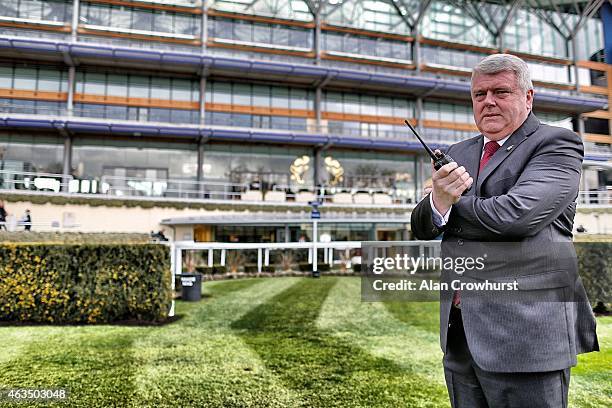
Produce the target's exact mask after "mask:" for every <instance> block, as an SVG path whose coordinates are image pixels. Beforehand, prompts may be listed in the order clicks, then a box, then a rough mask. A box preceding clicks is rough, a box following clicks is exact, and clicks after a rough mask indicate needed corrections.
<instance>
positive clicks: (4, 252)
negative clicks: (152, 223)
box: [0, 243, 172, 323]
mask: <svg viewBox="0 0 612 408" xmlns="http://www.w3.org/2000/svg"><path fill="white" fill-rule="evenodd" d="M169 252H170V251H169V250H168V248H167V247H165V246H163V245H155V244H131V245H130V244H121V245H118V244H117V245H67V244H15V243H10V244H1V245H0V321H12V322H46V323H107V322H113V321H123V320H137V321H147V322H151V321H162V320H165V319H166V318H167V315H168V310H169V307H170V302H171V300H172V293H171V286H170V284H171V283H170V253H169Z"/></svg>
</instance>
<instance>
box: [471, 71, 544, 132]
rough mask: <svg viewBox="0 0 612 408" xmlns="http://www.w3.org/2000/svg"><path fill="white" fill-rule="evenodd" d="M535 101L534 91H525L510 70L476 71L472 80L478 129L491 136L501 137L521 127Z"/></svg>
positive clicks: (473, 102)
mask: <svg viewBox="0 0 612 408" xmlns="http://www.w3.org/2000/svg"><path fill="white" fill-rule="evenodd" d="M532 102H533V91H532V90H530V91H528V92H524V91H523V90H521V89H520V88H519V86H518V83H517V80H516V76H515V75H514V73H513V72H511V71H504V72H499V73H497V74H476V75H475V76H474V78H473V80H472V106H473V108H474V121H475V122H476V126H477V127H478V130H480V132H481V133H482V134H483V135H485V136H486V137H488V138H489V139H491V140H494V141H497V140H501V139H503V138H504V137H506V136H509V135H510V134H511V133H512V132H514V131H515V130H516V129H518V128H519V127H520V126H521V125H522V124H523V122H524V121H525V119H526V118H527V115H529V112H530V111H531V106H532Z"/></svg>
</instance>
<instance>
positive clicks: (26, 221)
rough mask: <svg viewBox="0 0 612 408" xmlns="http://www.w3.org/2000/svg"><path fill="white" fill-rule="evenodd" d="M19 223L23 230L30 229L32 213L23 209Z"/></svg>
mask: <svg viewBox="0 0 612 408" xmlns="http://www.w3.org/2000/svg"><path fill="white" fill-rule="evenodd" d="M19 224H21V225H23V229H24V231H30V230H31V229H32V215H31V213H30V210H29V209H28V210H25V213H24V214H23V217H21V219H20V220H19Z"/></svg>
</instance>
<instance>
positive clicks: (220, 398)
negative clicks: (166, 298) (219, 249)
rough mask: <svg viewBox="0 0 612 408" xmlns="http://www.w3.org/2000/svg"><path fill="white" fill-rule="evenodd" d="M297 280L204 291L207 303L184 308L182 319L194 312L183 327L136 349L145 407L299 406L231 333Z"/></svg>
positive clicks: (241, 283)
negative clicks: (236, 323)
mask: <svg viewBox="0 0 612 408" xmlns="http://www.w3.org/2000/svg"><path fill="white" fill-rule="evenodd" d="M298 280H299V278H292V279H250V280H242V281H224V282H215V284H214V285H207V284H205V285H204V288H205V290H204V294H205V295H206V297H205V300H204V302H203V303H198V304H186V303H184V302H181V303H179V304H178V306H177V312H178V314H182V313H183V312H184V310H185V308H188V309H189V310H190V311H189V314H188V316H186V317H185V319H184V320H182V321H181V322H180V324H179V325H177V326H174V325H171V326H167V327H164V328H162V330H160V331H159V332H158V333H156V334H155V335H154V336H149V337H146V338H142V339H139V340H138V341H137V342H136V344H135V345H134V347H135V350H136V351H135V354H136V356H137V358H138V360H139V366H138V367H139V370H138V373H137V376H136V383H137V394H138V399H139V402H140V403H141V405H142V406H151V407H154V406H160V405H164V406H177V407H185V406H206V407H249V406H251V407H259V406H279V407H280V406H285V407H287V406H296V405H300V404H301V402H300V401H299V399H298V397H297V396H296V394H295V393H294V392H292V391H291V390H288V389H286V388H285V387H284V386H283V385H282V384H281V383H279V382H278V381H277V379H276V377H275V376H273V375H272V373H270V372H269V371H268V370H267V369H266V368H265V366H264V364H263V363H262V362H261V361H260V359H259V356H258V355H257V354H256V353H254V352H253V351H252V349H251V348H250V347H248V346H247V345H245V343H244V341H243V340H242V339H241V338H240V337H238V336H236V334H235V333H234V332H233V331H232V330H231V329H230V325H231V324H232V322H233V321H234V320H235V319H239V318H241V316H243V315H245V314H246V313H249V311H251V310H253V309H254V308H256V307H257V306H259V305H260V304H262V303H264V302H266V301H268V300H269V299H270V298H272V297H273V296H275V295H276V294H278V293H280V292H282V291H284V290H287V289H288V288H290V287H291V286H292V285H294V284H295V283H297V282H298ZM193 305H197V306H196V307H193ZM160 332H161V333H160Z"/></svg>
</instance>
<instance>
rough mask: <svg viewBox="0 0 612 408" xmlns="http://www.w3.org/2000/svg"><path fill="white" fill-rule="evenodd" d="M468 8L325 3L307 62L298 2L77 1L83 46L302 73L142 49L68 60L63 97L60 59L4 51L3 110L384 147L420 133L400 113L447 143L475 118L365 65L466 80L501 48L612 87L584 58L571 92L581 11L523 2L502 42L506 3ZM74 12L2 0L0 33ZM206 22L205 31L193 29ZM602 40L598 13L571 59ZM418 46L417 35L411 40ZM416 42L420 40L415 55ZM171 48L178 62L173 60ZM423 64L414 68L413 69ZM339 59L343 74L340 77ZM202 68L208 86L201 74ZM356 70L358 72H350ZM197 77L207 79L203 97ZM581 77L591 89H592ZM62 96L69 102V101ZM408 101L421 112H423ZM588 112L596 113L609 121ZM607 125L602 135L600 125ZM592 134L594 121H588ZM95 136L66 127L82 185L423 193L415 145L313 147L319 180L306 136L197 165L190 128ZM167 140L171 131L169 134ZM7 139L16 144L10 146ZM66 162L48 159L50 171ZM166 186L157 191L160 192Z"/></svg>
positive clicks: (551, 75)
mask: <svg viewBox="0 0 612 408" xmlns="http://www.w3.org/2000/svg"><path fill="white" fill-rule="evenodd" d="M111 3H112V4H111ZM462 4H463V3H462V2H445V1H433V2H431V4H430V6H429V8H427V10H426V11H425V12H424V14H423V15H419V13H420V11H421V7H422V5H423V4H422V2H419V1H417V0H404V1H402V2H395V3H394V2H388V1H383V0H362V1H357V0H355V1H331V0H330V1H327V2H324V7H323V8H322V9H321V14H320V19H319V20H317V21H318V22H319V23H320V24H321V26H320V34H321V36H320V44H319V46H320V47H319V48H320V51H321V54H320V55H319V58H318V60H315V54H314V52H315V33H316V28H315V19H314V17H313V14H312V13H311V11H310V10H309V9H308V7H307V4H306V3H305V2H304V1H300V0H297V1H292V0H280V1H271V0H270V1H269V0H261V1H257V2H250V1H249V2H246V1H242V0H217V1H211V2H207V3H206V6H207V11H208V15H206V16H204V15H203V14H202V12H203V9H204V8H203V7H202V6H203V3H202V2H199V1H196V0H181V1H177V2H158V1H150V2H146V1H143V2H111V1H104V2H102V1H100V2H98V1H94V0H83V1H81V2H80V7H79V13H80V14H79V16H78V19H77V22H78V27H76V28H77V30H76V31H77V32H76V34H75V35H76V41H77V43H82V44H85V43H86V44H87V47H94V48H95V47H96V46H98V47H106V48H108V46H107V44H112V46H113V47H115V46H121V47H130V48H132V49H133V48H135V47H138V48H143V49H144V48H151V47H154V48H159V50H160V51H161V50H163V52H165V51H166V50H168V51H176V52H183V53H188V54H190V55H189V56H188V58H186V59H192V58H193V56H194V54H196V53H197V54H198V55H202V56H208V55H212V56H214V58H224V57H227V56H231V57H234V58H239V59H240V60H241V61H248V62H252V61H257V60H275V61H282V62H284V63H285V64H287V65H288V66H290V67H291V68H294V69H295V70H296V75H291V76H289V75H287V77H285V78H283V77H282V75H284V74H282V73H281V72H280V71H279V72H276V73H272V74H271V75H270V77H268V76H267V71H263V69H262V68H257V69H254V70H253V72H252V73H249V74H248V75H246V74H245V75H242V73H241V72H239V71H236V70H231V69H230V70H228V71H227V72H225V71H220V70H218V69H216V68H213V69H211V70H210V72H208V73H207V74H205V75H203V72H201V71H200V69H201V68H202V67H199V66H196V65H197V64H195V65H192V63H187V62H186V63H182V62H181V63H175V62H170V57H169V59H168V62H164V63H163V64H160V65H159V66H154V65H153V64H151V65H149V64H148V62H143V61H148V59H146V58H147V55H148V54H147V53H151V52H152V51H151V50H142V51H141V52H142V55H143V56H142V59H140V60H138V61H140V63H141V64H142V65H141V66H140V67H138V66H135V65H131V62H129V61H128V59H125V60H121V64H116V65H115V66H111V65H110V63H108V62H105V61H100V63H99V64H97V62H96V57H94V56H93V55H94V54H91V55H90V56H87V57H83V60H82V61H78V64H77V65H76V75H75V78H74V84H73V85H74V89H73V90H74V93H73V94H72V93H70V92H69V89H68V88H69V85H68V76H69V75H68V72H69V68H68V66H69V65H71V64H72V63H71V62H69V61H68V59H65V60H64V58H65V57H61V56H59V53H57V55H56V57H55V58H56V59H55V60H53V62H52V61H51V58H53V57H49V58H48V59H47V58H46V57H45V58H43V59H41V60H40V61H39V62H35V60H34V58H33V57H31V56H28V57H27V58H28V59H25V58H24V59H20V57H19V56H18V55H17V54H11V55H7V58H6V60H5V61H4V62H3V63H2V64H0V112H4V113H14V114H37V115H47V116H59V117H60V118H61V120H62V121H64V120H65V121H67V122H69V121H71V120H74V121H80V122H85V123H87V122H88V121H89V122H94V120H93V119H104V120H107V121H108V122H109V123H111V124H112V123H113V121H115V120H117V121H132V122H149V126H147V129H154V128H155V127H156V126H158V125H159V126H160V127H162V126H166V127H168V126H167V125H168V124H175V125H193V126H191V127H195V126H196V125H202V124H203V125H204V132H208V131H210V130H212V131H213V132H217V134H222V135H225V134H230V132H228V130H229V129H226V128H235V129H236V133H239V132H244V131H245V130H248V129H253V132H255V130H266V131H268V130H272V131H273V132H258V133H259V134H265V135H266V136H267V135H268V134H270V135H274V136H270V137H271V138H273V137H275V136H276V135H277V134H279V135H282V136H283V137H284V138H285V140H289V138H295V139H297V140H307V138H305V137H304V135H303V134H300V133H311V134H312V133H316V134H317V135H330V136H331V137H330V138H329V140H330V141H332V140H337V139H342V138H345V140H346V139H349V138H351V140H350V142H351V143H352V142H353V140H352V139H353V138H354V139H358V138H362V139H363V138H367V139H370V140H371V141H372V143H378V145H379V146H382V145H383V144H382V143H380V140H379V139H384V140H386V141H390V142H398V141H400V142H405V141H410V142H414V138H413V136H412V134H411V132H410V131H409V129H408V128H407V127H406V126H405V125H404V124H403V120H404V119H413V120H417V121H419V120H420V122H418V123H419V125H420V126H421V128H422V130H423V133H424V135H425V136H426V138H427V140H429V141H431V142H433V143H436V142H438V143H440V144H448V143H452V142H457V141H461V140H464V139H466V138H469V137H473V136H474V135H475V134H477V131H475V130H472V129H473V128H474V122H473V117H472V109H471V105H470V104H469V102H468V101H467V93H466V95H463V96H461V97H465V98H466V99H465V100H461V99H460V98H458V99H446V100H444V99H441V98H444V96H443V95H446V94H445V93H444V92H445V91H444V90H443V89H442V90H440V89H439V88H436V89H433V87H432V90H433V93H427V91H426V90H421V89H411V88H407V87H404V86H402V87H403V88H402V89H401V90H400V91H397V92H395V90H394V89H393V88H391V87H389V86H387V85H385V86H384V88H379V87H378V84H377V82H376V79H375V78H371V77H368V75H369V74H374V73H376V74H380V73H391V74H395V75H400V76H402V77H406V76H415V77H417V78H418V77H427V78H428V79H430V78H444V79H451V80H455V81H463V82H465V81H469V72H470V70H471V68H472V67H473V66H474V65H475V64H477V63H478V62H479V61H480V60H481V59H482V58H483V57H485V56H487V55H489V54H490V53H492V52H496V50H497V49H498V48H499V47H501V48H503V49H504V50H506V49H507V50H510V51H514V52H517V53H521V55H522V54H525V55H523V57H524V59H525V60H526V61H527V63H528V65H529V67H530V69H531V74H532V79H533V80H534V81H536V82H537V83H536V85H537V92H538V93H540V92H547V93H549V94H560V95H568V96H572V97H579V98H580V97H584V96H587V97H589V98H593V99H594V98H601V99H602V100H605V98H606V97H607V95H604V94H603V93H602V88H604V87H606V86H607V82H606V73H607V71H606V70H605V69H603V71H602V72H600V74H599V75H598V76H597V78H595V79H593V78H591V77H590V76H589V73H593V72H594V68H593V69H591V68H586V67H585V66H584V65H585V63H582V66H581V68H580V69H581V70H582V71H581V72H580V73H579V75H580V77H581V85H585V86H586V87H583V88H581V89H579V90H578V91H577V90H576V89H575V88H574V85H575V78H574V74H575V72H574V69H575V67H574V66H573V65H572V63H573V62H572V59H573V57H574V56H572V55H571V45H570V44H569V43H568V42H567V39H566V38H564V37H567V33H566V32H565V31H567V27H565V28H564V23H567V25H568V27H569V26H571V25H573V24H575V23H577V19H578V18H579V17H578V16H576V15H574V14H563V13H556V14H555V13H553V12H551V11H542V10H540V11H537V12H536V11H534V10H533V9H529V8H525V6H524V7H523V8H519V9H517V11H516V13H515V14H514V15H513V16H512V18H510V19H509V20H508V25H507V27H506V29H505V31H504V33H503V34H502V37H501V38H499V37H498V33H497V32H496V27H499V26H500V24H501V23H502V22H503V18H504V17H505V15H506V12H507V7H504V6H503V5H500V4H494V3H492V2H475V3H473V4H470V7H469V8H468V7H460V6H461V5H462ZM463 6H465V4H464V5H463ZM72 11H73V3H72V2H70V1H60V0H48V1H43V0H11V1H8V0H0V17H1V18H0V27H1V28H0V35H3V36H6V35H10V36H15V35H17V36H21V37H24V41H27V40H28V39H29V40H31V41H34V40H37V38H40V37H45V36H50V35H56V36H65V37H66V38H71V36H72V31H71V23H72V15H71V14H72ZM204 19H206V20H204ZM555 25H557V26H558V27H556V28H555V27H554V26H555ZM203 28H205V29H206V30H207V32H206V33H202V32H201V30H202V29H203ZM40 33H44V34H40ZM202 34H206V35H205V36H204V37H206V36H207V44H201V43H200V40H203V38H201V37H202ZM602 37H603V27H602V23H601V21H600V20H598V19H595V18H587V19H586V20H585V21H584V24H583V26H582V28H581V29H580V30H579V32H578V33H577V39H578V40H577V41H578V42H579V47H578V55H577V58H578V59H580V60H589V59H590V58H591V57H592V56H593V55H594V54H596V53H597V52H600V51H601V49H602V47H603V39H602ZM55 38H56V39H57V38H60V40H58V43H59V42H60V41H64V40H61V38H62V37H55ZM416 43H419V47H418V49H417V47H415V44H416ZM79 45H80V44H78V45H77V49H79V48H78V47H79ZM83 48H84V47H83ZM35 50H36V48H35V47H33V48H32V49H31V50H30V51H28V52H32V53H36V51H35ZM416 50H419V53H418V55H417V54H415V52H416ZM131 52H133V50H132V51H131ZM45 55H46V54H45ZM49 55H51V54H49ZM167 55H168V56H172V57H174V54H170V53H168V54H167ZM417 57H418V58H417ZM551 57H552V58H551ZM138 58H140V57H138ZM135 61H136V60H135ZM315 61H316V64H317V66H318V67H323V68H325V69H328V68H330V67H332V69H331V71H330V76H329V78H328V80H323V78H321V79H316V78H314V77H313V76H311V74H304V75H302V74H300V73H299V72H300V70H302V69H303V70H304V72H308V71H313V70H314V69H316V68H313V67H312V65H315ZM417 61H418V63H419V66H418V67H415V66H413V65H412V64H413V63H416V62H417ZM98 65H99V66H98ZM255 65H256V64H255V63H254V64H253V66H255ZM303 65H307V67H304V66H303ZM416 68H418V69H416ZM258 69H261V70H260V71H258ZM334 69H347V71H343V75H341V76H339V77H334ZM355 71H361V72H355ZM364 71H365V73H364ZM353 74H354V75H353ZM203 76H205V82H204V83H202V82H201V81H202V77H203ZM349 77H352V78H356V79H346V78H349ZM361 78H363V79H361ZM320 81H322V82H323V83H324V85H323V88H322V93H321V94H320V96H321V98H320V101H318V102H317V100H316V95H317V92H316V88H317V86H319V85H320V84H321V82H320ZM351 84H354V86H352V85H351ZM202 85H204V87H205V92H204V94H203V95H202V94H201V93H202V92H201V89H202V88H201V87H202ZM589 85H592V88H596V87H599V88H597V89H588V86H589ZM69 94H70V95H71V96H73V98H70V100H71V101H72V105H70V106H69ZM450 96H451V97H453V98H454V96H453V95H450ZM418 97H420V98H421V99H420V101H419V100H417V98H418ZM421 102H422V105H421ZM202 104H204V105H203V106H202ZM417 106H419V107H421V106H422V110H418V109H417ZM69 108H72V109H69ZM537 108H538V106H536V109H537ZM547 108H548V109H555V108H554V107H551V106H548V107H547ZM559 109H561V108H559ZM578 110H579V109H576V111H578ZM202 113H204V117H201V114H202ZM70 115H74V116H76V118H71V117H70ZM538 115H539V116H540V118H541V119H542V121H543V122H545V123H550V124H555V125H558V126H563V127H566V128H568V129H573V130H577V128H578V121H577V119H578V115H579V114H578V113H575V112H574V113H561V112H556V113H551V112H548V111H542V112H538ZM27 119H28V120H29V119H30V118H27ZM39 119H40V118H35V120H39ZM40 120H42V119H40ZM589 120H590V121H591V122H593V123H595V122H596V121H600V122H602V121H603V122H605V121H606V120H607V119H597V118H595V119H592V118H591V119H589ZM98 122H99V121H98ZM603 122H602V123H601V126H597V129H606V127H605V126H603ZM132 125H133V126H134V129H139V128H138V126H141V124H139V123H133V124H130V126H132ZM143 128H144V127H143ZM221 128H223V129H221ZM608 128H609V127H608ZM586 129H588V130H593V129H594V128H593V127H592V126H591V125H589V123H588V122H587V124H586ZM588 130H587V132H586V133H589V131H588ZM608 130H609V129H608ZM89 132H90V131H87V132H84V134H80V133H78V132H77V133H75V134H73V138H74V146H73V152H72V153H73V154H72V175H73V176H74V177H76V178H79V179H94V178H95V179H100V178H101V177H104V178H106V179H109V178H111V177H117V178H126V179H137V178H142V179H147V180H148V179H150V180H162V181H159V182H158V181H155V183H162V184H155V186H157V187H155V188H154V187H152V185H151V186H149V187H147V186H146V185H144V186H143V185H139V187H138V188H133V189H132V190H130V189H129V188H127V187H125V188H126V189H125V191H126V192H127V191H131V193H133V194H141V193H142V194H145V195H147V194H148V195H163V194H170V192H172V193H173V192H174V190H176V189H180V188H183V187H182V185H181V186H172V185H171V182H170V181H168V180H174V179H177V180H184V181H186V182H194V181H195V180H196V179H197V175H198V172H199V171H200V172H201V174H200V175H201V176H202V177H203V178H204V179H205V180H216V181H219V182H222V183H230V184H228V185H231V183H234V184H236V186H233V185H232V186H231V188H233V187H236V191H231V192H232V193H242V192H244V191H245V189H247V190H248V189H249V188H251V186H252V185H259V187H258V188H260V189H264V190H265V189H273V188H277V189H280V190H285V191H286V192H289V193H292V192H295V191H299V190H300V189H306V188H312V186H314V185H315V184H317V182H321V183H324V184H327V186H326V188H327V187H329V191H327V192H328V193H329V194H330V195H333V194H336V193H337V192H349V193H350V194H353V195H354V194H357V193H358V192H360V191H362V192H363V191H367V193H368V194H375V193H376V191H380V192H381V193H382V192H384V194H390V195H391V196H392V199H393V200H396V199H397V200H399V201H402V202H408V201H412V202H414V201H415V200H416V199H417V198H418V196H419V192H418V191H416V188H417V185H418V184H419V183H418V182H417V181H418V180H417V178H418V177H420V175H417V173H416V170H415V169H416V167H417V166H416V161H417V159H416V158H415V156H412V155H411V154H408V155H395V154H394V153H393V152H391V150H392V149H387V150H386V151H384V152H383V151H381V153H376V154H375V153H372V151H369V150H366V149H365V148H364V149H363V151H358V150H356V151H349V150H341V149H340V148H338V149H335V148H334V147H333V146H332V147H331V149H327V150H325V151H324V152H323V153H322V157H321V164H320V167H319V168H318V169H317V170H318V171H317V174H318V175H319V180H315V179H314V177H315V171H314V167H313V166H314V158H315V150H316V148H315V146H311V145H307V143H309V142H304V147H299V148H298V147H291V148H290V147H287V146H286V145H280V144H274V145H273V146H264V145H256V144H254V143H251V142H249V143H251V144H247V143H244V144H242V145H238V144H236V145H232V144H223V145H221V144H219V143H221V142H220V140H219V139H214V140H215V142H214V143H206V144H205V147H204V153H203V156H202V157H201V158H200V159H201V160H202V161H203V166H202V169H197V161H198V160H197V158H198V151H197V147H196V142H197V140H196V139H197V137H199V136H195V132H194V136H193V139H192V140H190V141H189V142H185V143H182V142H181V143H179V142H178V141H177V140H174V142H172V143H168V144H166V143H165V142H158V141H155V140H156V139H154V138H153V137H149V136H147V135H146V134H147V133H146V131H145V132H140V131H138V130H135V131H133V132H132V133H133V134H136V135H138V139H136V138H133V140H131V141H130V142H127V141H126V140H119V139H110V138H109V139H99V138H98V139H96V138H94V137H93V136H92V135H91V134H90V133H89ZM92 132H93V131H92ZM224 132H225V133H224ZM294 132H295V133H294ZM142 133H144V134H145V135H144V136H142ZM599 136H603V133H602V134H601V135H599ZM116 137H121V138H128V137H131V136H126V135H123V136H116ZM224 137H225V136H224ZM228 137H234V136H228ZM172 138H173V137H172V136H168V140H172ZM30 139H32V138H31V137H30ZM24 140H25V139H24ZM32 140H33V139H32ZM41 140H42V139H41ZM45 140H47V139H45ZM164 140H166V139H164ZM225 140H229V139H225ZM258 140H261V139H258ZM599 140H600V139H598V143H599ZM56 142H57V143H55V142H53V143H49V142H48V141H45V142H41V143H40V145H41V146H43V147H41V148H44V149H51V150H53V153H49V155H51V156H53V157H54V159H53V161H54V162H57V157H56V156H57V151H59V152H62V143H63V140H62V141H61V143H60V142H59V141H56ZM16 143H17V142H15V141H11V142H10V143H9V144H7V145H6V146H13V145H16ZM19 143H21V145H27V143H26V142H19ZM30 143H31V144H34V142H30ZM54 143H55V144H54ZM224 143H226V142H224ZM359 143H363V141H360V142H359ZM48 146H55V147H53V148H51V147H48ZM387 146H388V145H387ZM587 146H590V145H587ZM319 147H320V146H319ZM57 149H59V150H57ZM51 150H49V151H51ZM11 154H13V153H11ZM41 154H45V155H46V154H47V153H41ZM13 156H15V154H13ZM22 156H23V155H22ZM15 157H16V156H15ZM328 157H329V158H330V160H332V161H333V162H334V163H335V164H334V165H333V166H331V167H334V166H336V164H337V166H340V168H341V170H342V174H341V175H340V176H341V177H339V173H333V172H330V171H331V170H330V168H329V163H326V162H325V160H326V159H327V158H328ZM301 158H307V159H308V160H307V161H308V163H309V164H308V165H307V166H303V167H301V170H300V171H301V173H300V177H299V179H300V182H299V183H298V182H297V181H296V178H295V177H292V176H295V175H294V174H292V172H291V171H290V169H291V166H294V165H295V162H296V160H302V159H301ZM11 160H13V159H11ZM15 160H17V159H15ZM105 160H107V163H105V162H104V161H105ZM303 160H306V159H303ZM18 161H20V162H23V163H22V168H26V167H28V166H29V167H28V168H32V169H52V166H51V165H49V164H44V163H38V161H37V160H36V159H34V158H27V160H26V157H25V156H24V157H23V158H21V159H19V160H18ZM60 162H61V160H60ZM24 163H29V164H27V166H26V165H25V164H24ZM398 163H401V164H398ZM24 166H25V167H24ZM337 166H336V167H335V169H336V170H338V167H337ZM60 167H61V166H60ZM61 170H62V169H61V168H59V169H58V167H57V166H56V167H55V171H61ZM37 171H42V170H37ZM45 171H46V170H45ZM330 177H332V178H330ZM163 183H166V184H163ZM160 185H163V186H164V187H163V188H161V189H160V187H159V186H160ZM128 187H129V186H128ZM113 188H114V187H113ZM223 188H224V189H225V188H227V186H226V187H223ZM332 188H333V189H334V190H333V191H332V190H331V189H332ZM147 189H148V190H147Z"/></svg>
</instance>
